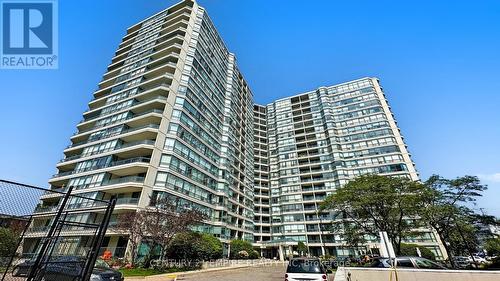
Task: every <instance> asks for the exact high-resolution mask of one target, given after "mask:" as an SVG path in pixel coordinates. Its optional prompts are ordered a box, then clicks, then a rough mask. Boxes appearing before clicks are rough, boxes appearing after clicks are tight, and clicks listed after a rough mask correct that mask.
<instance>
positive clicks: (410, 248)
mask: <svg viewBox="0 0 500 281" xmlns="http://www.w3.org/2000/svg"><path fill="white" fill-rule="evenodd" d="M417 248H418V249H419V250H420V253H421V254H422V257H423V258H426V259H430V260H435V259H436V256H435V255H434V253H433V252H432V251H431V250H429V249H428V248H425V247H422V246H418V245H417V244H403V243H402V244H401V254H400V255H401V256H414V257H418V253H417Z"/></svg>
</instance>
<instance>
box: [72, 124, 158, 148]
mask: <svg viewBox="0 0 500 281" xmlns="http://www.w3.org/2000/svg"><path fill="white" fill-rule="evenodd" d="M158 128H160V126H159V125H156V124H149V125H145V126H140V127H137V128H130V129H127V130H123V131H121V132H116V133H114V134H111V135H108V136H106V137H103V138H101V139H93V140H86V141H81V142H76V143H72V144H70V145H68V146H67V147H66V149H69V148H73V147H77V146H80V145H84V144H87V143H92V142H98V141H100V140H103V139H107V138H111V137H114V136H117V135H125V134H128V133H132V132H135V131H138V130H142V129H158Z"/></svg>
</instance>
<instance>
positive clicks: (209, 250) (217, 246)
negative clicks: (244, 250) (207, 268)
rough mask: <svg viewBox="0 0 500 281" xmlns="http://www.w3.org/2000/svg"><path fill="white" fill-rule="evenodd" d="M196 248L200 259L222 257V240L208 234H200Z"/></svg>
mask: <svg viewBox="0 0 500 281" xmlns="http://www.w3.org/2000/svg"><path fill="white" fill-rule="evenodd" d="M198 250H199V252H200V257H201V259H202V260H216V259H220V258H222V255H223V246H222V242H221V241H220V240H219V239H217V237H214V236H213V235H210V234H206V233H204V234H201V240H200V241H199V246H198Z"/></svg>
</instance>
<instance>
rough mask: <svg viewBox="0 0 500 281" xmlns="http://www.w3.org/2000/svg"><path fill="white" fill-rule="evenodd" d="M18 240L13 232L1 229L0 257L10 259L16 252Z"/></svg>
mask: <svg viewBox="0 0 500 281" xmlns="http://www.w3.org/2000/svg"><path fill="white" fill-rule="evenodd" d="M17 238H18V237H17V235H16V234H15V233H14V232H13V231H12V230H10V229H8V228H5V227H0V257H10V256H12V255H13V254H14V253H15V252H16V247H17Z"/></svg>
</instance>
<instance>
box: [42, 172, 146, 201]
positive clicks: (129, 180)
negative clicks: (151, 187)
mask: <svg viewBox="0 0 500 281" xmlns="http://www.w3.org/2000/svg"><path fill="white" fill-rule="evenodd" d="M144 179H145V178H144V177H139V176H128V177H121V178H115V179H111V180H106V181H103V182H102V183H101V184H92V185H91V184H85V185H78V186H74V187H73V193H79V191H85V192H87V191H86V190H87V189H94V188H96V189H106V188H111V187H113V186H114V185H122V184H124V185H136V184H142V183H144ZM68 188H69V187H68V186H63V187H60V188H52V189H51V190H47V191H45V192H44V194H43V195H42V197H41V199H46V198H52V197H60V196H62V195H63V194H62V193H63V192H66V191H67V190H68ZM113 188H114V187H113ZM113 191H115V188H114V189H113Z"/></svg>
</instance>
